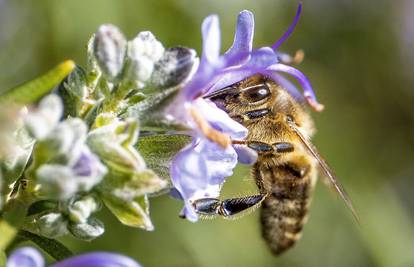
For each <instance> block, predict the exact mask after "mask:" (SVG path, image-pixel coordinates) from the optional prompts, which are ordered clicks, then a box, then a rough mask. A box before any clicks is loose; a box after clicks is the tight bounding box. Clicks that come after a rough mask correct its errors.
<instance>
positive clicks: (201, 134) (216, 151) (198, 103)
mask: <svg viewBox="0 0 414 267" xmlns="http://www.w3.org/2000/svg"><path fill="white" fill-rule="evenodd" d="M301 10H302V5H299V7H298V10H297V13H296V16H295V19H294V21H293V23H292V25H291V26H290V27H289V29H288V30H287V31H286V33H285V34H283V36H282V37H281V38H280V39H279V40H278V41H276V43H274V44H273V45H272V46H271V47H261V48H258V49H253V46H252V43H253V32H254V18H253V14H252V13H251V12H250V11H246V10H245V11H242V12H240V14H239V16H238V20H237V28H236V34H235V38H234V42H233V45H232V46H231V47H230V49H229V50H227V52H225V53H224V54H223V55H220V29H219V21H218V17H217V16H216V15H211V16H209V17H207V18H206V19H205V20H204V22H203V24H202V37H203V53H202V55H201V60H200V65H199V67H198V69H197V71H196V73H195V74H194V75H193V77H192V78H191V80H190V81H189V82H188V83H187V84H186V85H185V87H184V88H183V89H182V90H181V91H180V92H179V94H178V96H177V97H176V99H175V101H174V102H173V103H172V104H171V105H170V106H169V108H168V109H167V112H168V114H169V115H170V116H171V117H172V118H173V119H175V120H178V121H180V122H182V123H185V124H186V125H187V126H189V127H190V128H191V129H192V136H193V142H192V143H191V144H190V145H189V146H187V147H186V148H184V149H183V150H181V151H180V152H179V153H178V154H177V155H176V157H175V158H174V159H173V161H172V165H171V171H170V172H171V178H172V182H173V185H174V186H175V190H176V192H175V193H177V191H178V193H179V195H180V196H181V198H182V199H183V200H184V202H185V208H184V210H183V215H184V216H185V217H187V218H188V219H189V220H191V221H196V220H197V218H198V216H197V214H196V213H195V210H194V209H193V207H192V202H193V201H194V200H196V199H198V198H202V197H218V195H219V192H220V189H221V185H222V184H223V182H224V181H225V178H226V177H228V176H230V175H232V172H233V168H234V167H235V165H236V164H237V160H238V161H239V162H241V163H247V164H251V163H254V161H255V160H256V157H257V154H256V153H255V152H254V151H252V150H250V149H248V148H246V147H245V146H240V145H238V146H236V145H233V146H231V143H232V142H231V140H242V139H244V138H245V137H246V136H247V129H246V128H244V127H243V126H242V125H240V124H239V123H237V122H235V121H233V120H232V119H231V118H230V117H229V116H228V115H227V114H226V113H225V112H224V111H222V110H220V109H219V108H218V107H216V106H215V104H213V103H212V102H211V101H209V100H207V99H203V98H202V97H203V96H205V95H208V94H211V93H213V92H215V91H216V90H219V89H221V88H225V87H226V86H229V85H231V84H234V83H236V82H239V81H241V80H243V79H245V78H247V77H249V76H252V75H254V74H258V73H260V74H263V75H266V76H269V77H271V78H272V79H273V80H275V81H276V82H277V83H279V84H280V85H282V86H283V87H284V88H285V89H286V90H287V91H288V92H290V93H291V94H292V95H293V96H294V97H295V98H297V99H298V101H307V102H308V104H309V105H310V106H311V107H312V108H314V109H315V110H317V111H321V110H322V109H323V106H322V105H321V104H319V103H318V102H317V100H316V97H315V94H314V92H313V90H312V87H311V85H310V82H309V80H308V78H307V77H306V76H305V75H304V74H303V73H302V72H300V71H299V70H297V69H295V68H293V67H291V66H289V65H286V64H287V63H290V62H291V61H292V58H290V57H289V56H287V55H286V54H283V53H280V52H278V51H277V49H278V48H279V46H280V45H281V44H282V43H283V42H284V41H285V40H286V39H287V38H288V37H289V36H290V34H291V33H292V31H293V29H294V28H295V26H296V24H297V22H298V20H299V16H300V13H301ZM282 74H288V75H290V76H292V77H293V78H295V79H296V80H297V82H298V83H299V84H300V86H301V87H302V89H303V94H302V93H300V91H299V90H298V89H297V88H296V86H294V85H293V83H291V82H290V81H289V80H288V79H287V78H286V77H285V76H283V75H282ZM183 107H184V111H183Z"/></svg>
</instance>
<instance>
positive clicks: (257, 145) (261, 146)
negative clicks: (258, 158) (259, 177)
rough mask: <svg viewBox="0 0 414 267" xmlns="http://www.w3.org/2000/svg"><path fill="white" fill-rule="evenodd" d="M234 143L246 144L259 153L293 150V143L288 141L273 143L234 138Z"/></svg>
mask: <svg viewBox="0 0 414 267" xmlns="http://www.w3.org/2000/svg"><path fill="white" fill-rule="evenodd" d="M232 143H233V144H236V145H246V146H247V147H249V148H251V149H253V150H256V151H257V152H259V153H287V152H293V151H294V147H293V144H291V143H287V142H278V143H274V144H272V145H270V144H267V143H263V142H260V141H247V140H232Z"/></svg>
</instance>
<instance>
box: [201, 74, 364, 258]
mask: <svg viewBox="0 0 414 267" xmlns="http://www.w3.org/2000/svg"><path fill="white" fill-rule="evenodd" d="M206 98H208V99H210V100H211V101H213V102H214V103H216V105H217V106H219V107H220V108H222V109H223V110H225V111H226V112H227V113H228V114H229V116H230V117H231V118H233V119H234V120H236V121H238V122H239V123H241V124H242V125H244V126H245V127H246V128H247V129H248V136H247V138H246V140H233V144H239V145H243V144H244V145H247V146H248V147H250V148H252V149H254V150H256V152H257V153H258V159H257V162H256V163H255V164H254V166H253V168H252V172H251V176H252V177H253V178H254V180H255V182H256V185H257V187H258V190H259V194H258V195H253V196H249V197H240V198H235V199H230V200H227V201H228V202H221V203H220V205H221V206H220V207H221V208H222V209H224V210H226V207H231V209H230V208H228V210H227V211H226V214H224V213H223V214H222V215H224V217H226V215H228V217H232V216H233V215H232V214H231V213H234V211H235V210H236V212H239V211H238V210H239V209H240V210H241V209H242V208H244V209H247V208H249V209H250V208H255V207H258V205H256V204H259V203H260V204H261V212H260V222H261V225H262V235H263V238H264V239H265V241H266V242H267V243H268V246H269V248H270V249H271V251H272V252H273V253H274V254H276V255H278V254H281V253H283V252H284V251H286V250H287V249H289V248H291V247H292V246H293V245H294V244H295V243H296V241H297V240H299V239H300V237H301V235H302V231H303V227H304V225H305V223H306V221H307V218H308V215H309V214H308V211H309V206H310V203H311V200H312V196H313V191H314V188H315V184H316V181H317V176H318V174H322V175H325V176H326V177H327V178H328V181H330V184H332V185H333V187H334V188H335V190H336V191H337V192H338V193H339V195H340V196H341V197H342V198H343V199H344V201H345V203H346V204H347V205H348V207H349V208H350V210H351V211H352V213H353V214H354V215H355V217H356V218H357V216H356V212H355V209H354V208H353V206H352V203H351V201H350V199H349V197H348V195H347V194H346V192H345V190H344V189H343V188H342V186H341V185H340V184H339V183H338V181H337V179H336V177H335V175H334V174H333V172H332V170H331V169H330V168H329V166H328V164H327V163H326V161H325V160H324V159H323V158H322V156H321V155H320V154H319V152H318V151H317V149H316V148H315V147H314V146H313V145H312V143H311V142H310V139H311V138H312V136H313V134H314V133H315V127H314V123H313V120H312V118H311V116H310V114H309V112H308V110H307V109H306V107H305V101H304V100H303V99H297V98H295V97H294V96H292V95H291V94H290V93H289V92H288V91H287V90H286V89H285V88H283V87H282V86H280V85H279V84H278V83H276V82H275V81H274V80H272V79H271V78H269V77H266V76H264V75H254V76H251V77H249V78H247V79H245V80H243V81H240V82H238V83H236V84H233V85H231V86H228V87H226V88H223V89H221V90H218V91H216V92H214V93H213V94H211V95H209V96H207V97H206ZM320 170H321V172H319V171H320ZM253 200H254V201H257V203H256V204H254V203H253ZM248 203H249V204H248ZM243 213H244V212H243Z"/></svg>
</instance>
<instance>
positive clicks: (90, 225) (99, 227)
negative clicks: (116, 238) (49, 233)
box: [68, 218, 105, 241]
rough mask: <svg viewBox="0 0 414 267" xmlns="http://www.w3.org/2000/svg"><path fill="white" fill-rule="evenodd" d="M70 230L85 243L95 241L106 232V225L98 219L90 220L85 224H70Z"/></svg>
mask: <svg viewBox="0 0 414 267" xmlns="http://www.w3.org/2000/svg"><path fill="white" fill-rule="evenodd" d="M68 229H69V231H70V232H71V234H72V235H73V236H75V237H76V238H79V239H81V240H85V241H90V240H93V239H95V238H97V237H98V236H100V235H102V234H103V233H104V232H105V227H104V224H103V223H102V222H101V221H100V220H98V219H96V218H89V220H88V221H87V222H85V223H76V224H69V227H68Z"/></svg>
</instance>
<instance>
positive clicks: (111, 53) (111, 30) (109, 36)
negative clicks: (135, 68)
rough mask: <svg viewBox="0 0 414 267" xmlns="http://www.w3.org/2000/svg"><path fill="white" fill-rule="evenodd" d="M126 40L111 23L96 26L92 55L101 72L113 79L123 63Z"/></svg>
mask: <svg viewBox="0 0 414 267" xmlns="http://www.w3.org/2000/svg"><path fill="white" fill-rule="evenodd" d="M126 44H127V41H126V39H125V37H124V35H123V34H122V32H121V31H120V30H119V29H118V28H117V27H115V26H114V25H111V24H105V25H102V26H100V27H99V28H98V30H97V32H96V34H95V39H94V45H93V48H94V56H95V58H96V61H97V63H98V65H99V67H100V69H101V70H102V72H103V74H104V75H105V76H106V77H107V78H108V79H109V80H114V79H116V78H117V77H118V75H119V73H120V72H121V70H122V68H123V65H124V58H125V51H126Z"/></svg>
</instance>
